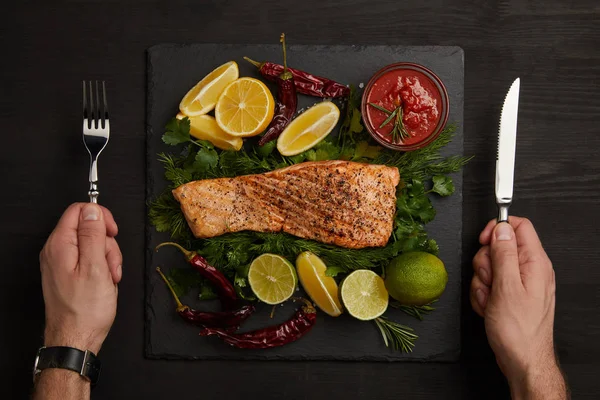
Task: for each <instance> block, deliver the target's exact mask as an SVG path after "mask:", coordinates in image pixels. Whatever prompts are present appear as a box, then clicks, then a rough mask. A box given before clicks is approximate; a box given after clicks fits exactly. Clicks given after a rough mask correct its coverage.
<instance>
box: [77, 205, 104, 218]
mask: <svg viewBox="0 0 600 400" xmlns="http://www.w3.org/2000/svg"><path fill="white" fill-rule="evenodd" d="M81 216H82V217H83V219H84V220H85V221H97V220H99V219H100V207H98V206H97V205H95V204H86V205H85V206H83V210H81Z"/></svg>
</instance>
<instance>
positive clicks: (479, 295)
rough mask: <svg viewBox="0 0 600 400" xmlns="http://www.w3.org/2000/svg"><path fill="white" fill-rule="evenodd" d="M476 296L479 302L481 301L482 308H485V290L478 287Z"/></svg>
mask: <svg viewBox="0 0 600 400" xmlns="http://www.w3.org/2000/svg"><path fill="white" fill-rule="evenodd" d="M475 297H476V298H477V303H479V306H480V307H481V308H484V307H485V293H483V290H481V289H477V291H475Z"/></svg>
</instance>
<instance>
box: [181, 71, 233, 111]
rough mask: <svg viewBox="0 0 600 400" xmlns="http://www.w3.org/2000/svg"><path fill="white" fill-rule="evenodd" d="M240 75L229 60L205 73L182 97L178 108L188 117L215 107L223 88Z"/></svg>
mask: <svg viewBox="0 0 600 400" xmlns="http://www.w3.org/2000/svg"><path fill="white" fill-rule="evenodd" d="M239 76H240V71H239V70H238V65H237V63H236V62H235V61H229V62H228V63H225V64H223V65H221V66H220V67H217V68H216V69H215V70H213V71H212V72H211V73H210V74H208V75H206V76H205V77H204V78H203V79H202V80H201V81H200V82H198V83H197V84H196V86H194V87H193V88H191V89H190V91H189V92H187V94H186V95H185V96H184V97H183V99H182V100H181V103H179V110H181V112H182V113H184V114H185V115H187V116H188V117H194V116H197V115H203V114H206V113H208V112H209V111H211V110H212V109H213V108H215V104H217V100H218V99H219V96H220V95H221V93H222V92H223V89H225V87H227V85H229V84H230V83H231V82H233V81H235V80H236V79H237V78H238V77H239Z"/></svg>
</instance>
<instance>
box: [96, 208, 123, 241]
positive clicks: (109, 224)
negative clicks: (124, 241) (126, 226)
mask: <svg viewBox="0 0 600 400" xmlns="http://www.w3.org/2000/svg"><path fill="white" fill-rule="evenodd" d="M100 208H101V209H102V213H103V217H104V222H105V223H106V235H107V236H110V237H115V236H117V234H118V233H119V227H118V225H117V223H116V222H115V217H114V216H113V214H112V212H110V210H109V209H108V208H106V207H104V206H100Z"/></svg>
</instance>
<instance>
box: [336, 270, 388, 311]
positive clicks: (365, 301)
mask: <svg viewBox="0 0 600 400" xmlns="http://www.w3.org/2000/svg"><path fill="white" fill-rule="evenodd" d="M340 294H341V297H342V302H343V303H344V306H345V307H346V310H347V311H348V314H350V315H352V316H353V317H354V318H358V319H360V320H363V321H368V320H371V319H375V318H377V317H380V316H381V315H382V314H383V313H384V312H385V310H387V307H388V302H389V295H388V292H387V290H386V289H385V283H384V282H383V279H381V277H380V276H379V275H377V274H376V273H375V272H373V271H370V270H368V269H359V270H358V271H354V272H353V273H351V274H350V275H348V276H347V277H346V279H344V281H343V282H342V288H341V291H340Z"/></svg>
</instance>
